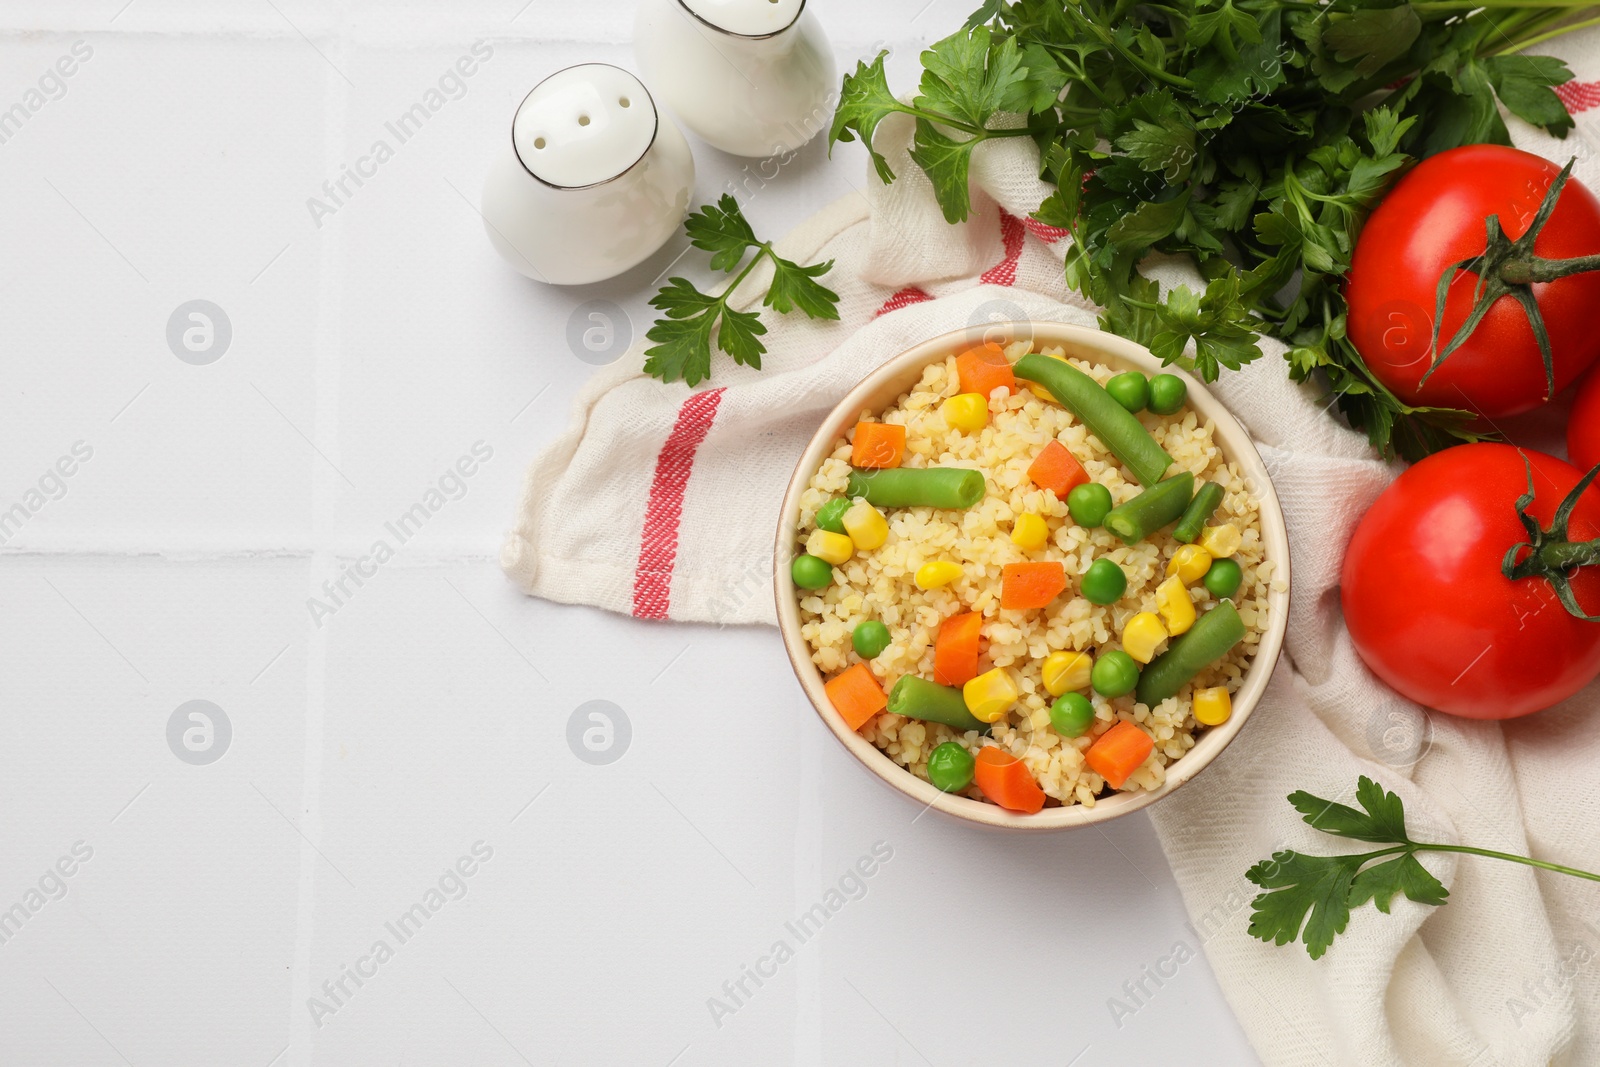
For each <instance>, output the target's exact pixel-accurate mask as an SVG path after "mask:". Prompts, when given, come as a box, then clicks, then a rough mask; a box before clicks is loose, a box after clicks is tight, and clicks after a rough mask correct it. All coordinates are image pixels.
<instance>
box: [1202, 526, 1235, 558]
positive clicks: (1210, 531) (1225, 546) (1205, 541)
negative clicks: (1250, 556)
mask: <svg viewBox="0 0 1600 1067" xmlns="http://www.w3.org/2000/svg"><path fill="white" fill-rule="evenodd" d="M1199 544H1200V547H1201V548H1203V549H1205V550H1206V551H1207V552H1209V553H1211V556H1212V558H1213V559H1227V558H1228V557H1229V556H1231V555H1233V554H1234V553H1235V552H1237V551H1239V546H1240V545H1242V544H1244V538H1243V537H1240V536H1239V527H1237V526H1235V525H1234V524H1233V523H1231V522H1228V523H1223V524H1222V525H1221V526H1207V527H1206V528H1205V529H1204V530H1203V531H1201V533H1200V542H1199Z"/></svg>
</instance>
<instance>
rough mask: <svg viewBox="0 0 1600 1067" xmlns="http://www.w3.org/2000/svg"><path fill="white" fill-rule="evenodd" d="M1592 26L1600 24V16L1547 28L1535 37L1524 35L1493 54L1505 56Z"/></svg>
mask: <svg viewBox="0 0 1600 1067" xmlns="http://www.w3.org/2000/svg"><path fill="white" fill-rule="evenodd" d="M1590 26H1600V18H1592V19H1584V20H1583V21H1582V22H1571V23H1567V24H1566V25H1563V26H1557V27H1556V28H1555V29H1552V30H1546V31H1545V32H1544V33H1540V34H1538V35H1536V36H1533V37H1524V38H1522V39H1521V40H1518V41H1513V42H1511V43H1510V44H1507V45H1506V46H1505V47H1504V48H1500V49H1496V50H1495V52H1494V53H1493V54H1494V55H1497V56H1503V55H1505V54H1506V53H1508V52H1520V51H1521V50H1522V49H1524V48H1529V47H1532V46H1533V45H1536V44H1543V43H1544V42H1545V41H1548V40H1550V39H1551V38H1554V37H1560V36H1562V35H1563V34H1568V33H1571V32H1572V31H1573V30H1584V29H1588V28H1589V27H1590Z"/></svg>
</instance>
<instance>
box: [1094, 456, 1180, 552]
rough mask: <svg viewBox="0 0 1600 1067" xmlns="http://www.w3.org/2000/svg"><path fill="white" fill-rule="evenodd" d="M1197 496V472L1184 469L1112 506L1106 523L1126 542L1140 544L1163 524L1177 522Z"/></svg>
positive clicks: (1109, 528)
mask: <svg viewBox="0 0 1600 1067" xmlns="http://www.w3.org/2000/svg"><path fill="white" fill-rule="evenodd" d="M1193 496H1194V475H1192V474H1190V473H1189V472H1188V471H1182V472H1180V473H1178V474H1174V475H1173V476H1172V477H1170V478H1168V479H1167V480H1166V481H1164V482H1157V483H1156V484H1155V485H1152V486H1151V487H1150V488H1148V489H1146V490H1145V491H1144V492H1142V493H1140V494H1139V495H1138V496H1136V497H1134V498H1133V499H1132V500H1127V501H1124V502H1123V503H1121V504H1118V505H1117V506H1116V507H1114V508H1112V509H1111V512H1110V513H1109V514H1108V515H1106V519H1105V522H1104V523H1103V525H1104V526H1105V528H1106V529H1108V530H1110V531H1111V532H1112V533H1114V534H1116V535H1117V536H1118V537H1120V538H1122V541H1123V543H1124V544H1129V545H1136V544H1138V543H1139V542H1140V541H1143V540H1144V539H1145V538H1146V537H1149V536H1150V535H1151V534H1153V533H1155V532H1156V531H1157V530H1159V529H1161V528H1162V527H1163V526H1168V525H1170V524H1172V523H1174V522H1177V521H1178V517H1179V516H1180V515H1182V514H1183V510H1184V508H1186V507H1188V506H1189V500H1190V498H1191V497H1193Z"/></svg>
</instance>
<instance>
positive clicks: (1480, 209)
mask: <svg viewBox="0 0 1600 1067" xmlns="http://www.w3.org/2000/svg"><path fill="white" fill-rule="evenodd" d="M1560 172H1561V168H1560V167H1558V166H1556V165H1555V164H1554V163H1551V162H1549V161H1548V160H1545V159H1541V158H1540V157H1538V156H1536V155H1533V154H1531V153H1529V152H1523V151H1520V150H1518V149H1515V148H1505V147H1502V146H1500V145H1468V146H1467V147H1464V148H1454V149H1451V150H1450V151H1448V152H1441V153H1439V154H1438V155H1436V156H1433V157H1431V158H1430V159H1426V160H1424V161H1423V162H1421V163H1419V164H1417V166H1416V168H1415V169H1413V170H1412V171H1411V172H1410V173H1409V174H1407V175H1406V176H1405V177H1404V178H1402V179H1401V180H1400V182H1399V183H1398V184H1397V185H1396V186H1395V187H1394V189H1393V190H1392V191H1391V192H1390V193H1389V195H1388V196H1386V197H1385V198H1384V199H1383V202H1382V203H1380V204H1379V205H1378V209H1377V210H1376V211H1374V212H1373V213H1372V217H1371V218H1370V219H1368V220H1367V224H1366V226H1365V227H1364V228H1363V229H1362V231H1361V237H1360V239H1359V240H1358V241H1357V242H1356V249H1355V255H1354V256H1353V257H1352V259H1351V266H1350V281H1349V285H1348V287H1347V288H1346V290H1345V297H1346V299H1347V300H1348V301H1349V303H1350V317H1349V320H1348V327H1347V329H1348V331H1349V336H1350V340H1351V342H1352V343H1354V345H1355V346H1356V350H1357V351H1358V352H1360V353H1361V357H1362V359H1364V360H1365V361H1366V363H1367V366H1368V367H1369V368H1371V370H1372V372H1373V374H1374V375H1376V376H1377V378H1378V379H1379V380H1380V381H1382V382H1383V384H1384V385H1386V386H1388V387H1389V389H1390V390H1391V391H1393V392H1394V394H1395V395H1396V396H1398V397H1399V398H1400V399H1401V400H1404V401H1405V402H1407V403H1409V404H1419V405H1430V406H1436V407H1450V408H1464V409H1466V410H1469V411H1473V410H1475V411H1477V412H1478V414H1480V415H1483V416H1485V417H1487V418H1490V419H1498V418H1501V417H1503V416H1507V415H1516V414H1518V413H1520V412H1524V411H1529V410H1531V409H1533V408H1536V407H1538V406H1539V405H1540V404H1543V403H1544V402H1545V401H1546V400H1548V399H1549V397H1548V396H1547V395H1546V390H1545V370H1544V360H1543V358H1542V357H1541V356H1540V354H1539V345H1538V342H1537V341H1535V340H1534V335H1533V327H1532V326H1530V325H1529V324H1528V316H1527V314H1526V312H1524V311H1523V309H1522V306H1521V305H1520V304H1518V303H1517V302H1516V300H1515V299H1513V298H1512V297H1511V296H1502V297H1501V298H1500V299H1499V300H1498V301H1497V302H1496V303H1495V305H1494V307H1493V308H1491V309H1490V311H1489V313H1488V315H1486V316H1485V317H1484V319H1483V321H1482V322H1481V323H1479V324H1478V328H1477V329H1476V330H1475V331H1473V333H1472V336H1471V337H1470V338H1469V339H1468V340H1467V341H1466V342H1465V343H1464V344H1463V345H1462V346H1461V347H1460V348H1458V349H1456V350H1455V351H1454V352H1452V353H1451V354H1450V355H1449V356H1448V357H1447V358H1446V359H1445V361H1444V363H1443V365H1441V366H1440V368H1439V369H1438V370H1437V371H1436V372H1435V373H1434V375H1433V377H1431V378H1429V379H1428V383H1427V385H1425V386H1422V387H1421V388H1419V387H1418V384H1417V383H1418V382H1419V381H1420V380H1421V378H1422V375H1423V374H1424V373H1425V372H1426V371H1427V369H1428V367H1429V366H1430V365H1431V364H1432V362H1433V349H1432V347H1431V344H1430V342H1431V339H1432V333H1433V313H1434V308H1435V306H1436V301H1437V286H1438V284H1439V278H1440V276H1441V275H1443V274H1444V272H1445V271H1446V270H1447V269H1448V268H1449V267H1450V266H1451V265H1453V264H1455V263H1459V262H1460V261H1461V260H1464V259H1468V258H1470V257H1472V256H1475V255H1478V254H1479V253H1481V252H1482V251H1483V250H1484V246H1485V245H1486V243H1487V239H1486V237H1485V230H1484V220H1485V218H1487V217H1488V216H1490V215H1499V216H1500V225H1501V227H1502V228H1503V229H1504V230H1505V233H1506V236H1507V237H1510V238H1512V239H1513V240H1515V239H1516V238H1518V237H1521V236H1522V235H1523V234H1524V233H1526V232H1527V230H1528V225H1529V223H1531V222H1532V221H1533V216H1534V213H1535V212H1537V211H1538V210H1539V204H1540V202H1541V201H1542V200H1543V199H1544V195H1545V193H1546V192H1547V191H1548V190H1549V188H1550V183H1551V182H1552V181H1553V180H1554V179H1555V177H1556V175H1558V174H1559V173H1560ZM1534 251H1535V253H1537V254H1538V255H1539V256H1541V257H1543V258H1546V259H1564V258H1567V257H1571V256H1581V255H1592V254H1594V253H1597V252H1600V199H1597V198H1596V197H1595V195H1594V193H1592V192H1590V191H1589V189H1588V188H1586V187H1585V186H1584V185H1583V183H1582V182H1580V181H1579V180H1578V179H1576V178H1573V179H1570V180H1569V181H1568V182H1567V184H1566V187H1565V188H1563V189H1562V191H1561V198H1560V200H1558V201H1557V202H1556V209H1555V212H1554V213H1553V214H1552V215H1551V216H1550V221H1549V222H1548V223H1547V224H1546V225H1545V227H1544V229H1543V230H1542V231H1540V234H1539V236H1538V238H1537V240H1536V242H1535V246H1534ZM1476 284H1477V275H1474V274H1463V275H1460V276H1458V280H1457V281H1456V282H1455V283H1454V284H1453V285H1452V286H1451V291H1450V295H1449V298H1448V299H1447V300H1446V301H1445V311H1444V326H1443V329H1441V330H1440V333H1439V344H1440V346H1441V347H1443V346H1444V345H1445V344H1446V343H1448V341H1449V340H1450V339H1451V338H1452V337H1454V336H1455V334H1456V331H1457V330H1458V329H1460V327H1461V324H1462V323H1463V322H1465V321H1466V319H1467V315H1468V314H1469V313H1470V312H1471V310H1472V304H1473V300H1472V295H1473V289H1474V287H1475V286H1476ZM1533 292H1534V296H1535V298H1536V299H1537V300H1538V302H1539V307H1540V309H1541V310H1542V312H1543V315H1544V322H1545V328H1546V330H1548V331H1549V334H1550V347H1551V351H1552V353H1553V355H1554V357H1555V358H1554V363H1555V378H1556V383H1555V384H1556V392H1560V391H1561V390H1562V389H1565V388H1566V387H1567V386H1568V385H1570V384H1571V383H1572V382H1573V381H1575V380H1576V379H1577V377H1578V375H1580V374H1582V373H1583V371H1584V370H1585V369H1586V368H1587V367H1589V365H1590V364H1592V363H1594V362H1595V360H1596V359H1597V358H1600V330H1596V329H1595V328H1594V310H1595V308H1597V307H1600V272H1592V273H1589V274H1574V275H1570V276H1568V277H1565V278H1559V279H1557V280H1556V281H1553V282H1549V283H1541V284H1538V285H1535V286H1533Z"/></svg>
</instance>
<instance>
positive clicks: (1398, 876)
mask: <svg viewBox="0 0 1600 1067" xmlns="http://www.w3.org/2000/svg"><path fill="white" fill-rule="evenodd" d="M1356 802H1357V803H1358V804H1360V805H1361V807H1362V809H1363V810H1361V811H1357V810H1356V809H1355V808H1352V807H1349V806H1348V805H1345V804H1339V803H1336V802H1335V801H1332V800H1324V799H1323V798H1321V797H1317V796H1312V795H1311V794H1310V793H1307V792H1305V791H1303V790H1300V791H1296V792H1293V793H1290V794H1289V803H1290V804H1292V805H1293V806H1294V809H1295V810H1296V811H1298V812H1299V813H1300V814H1301V816H1302V817H1303V818H1304V819H1305V821H1306V823H1307V824H1308V825H1310V826H1311V827H1312V828H1314V829H1317V830H1321V831H1322V832H1323V833H1326V834H1333V835H1334V836H1336V837H1347V838H1350V839H1352V840H1355V841H1368V842H1372V843H1374V844H1385V843H1388V845H1387V847H1385V848H1380V849H1376V850H1375V851H1372V852H1358V853H1354V854H1352V855H1346V856H1308V855H1306V854H1304V853H1301V852H1294V851H1283V852H1275V853H1273V855H1272V858H1271V859H1270V860H1262V861H1261V862H1260V863H1257V864H1256V865H1255V866H1253V867H1251V868H1250V870H1249V871H1247V872H1246V873H1245V877H1246V878H1248V879H1249V880H1250V881H1252V882H1254V883H1255V884H1256V885H1258V886H1261V887H1262V888H1263V889H1266V890H1268V892H1265V893H1260V894H1258V895H1257V896H1256V898H1255V900H1254V901H1252V902H1251V907H1252V909H1253V911H1252V914H1251V916H1250V933H1251V935H1252V936H1254V937H1258V938H1260V939H1261V940H1262V941H1269V942H1271V943H1272V944H1275V945H1287V944H1289V943H1291V942H1293V941H1295V940H1300V941H1303V942H1304V943H1305V946H1306V953H1307V954H1308V955H1309V956H1310V957H1311V958H1312V959H1314V960H1315V959H1321V958H1322V954H1323V953H1325V952H1327V951H1328V946H1330V945H1331V944H1333V940H1334V938H1335V937H1337V936H1338V935H1339V934H1342V933H1344V930H1345V926H1346V925H1348V923H1349V922H1350V909H1351V908H1357V907H1360V906H1361V905H1363V904H1365V903H1367V901H1369V900H1370V901H1371V902H1372V903H1373V904H1374V905H1375V906H1376V907H1377V909H1378V910H1379V911H1381V912H1383V913H1384V914H1385V915H1387V914H1389V909H1390V907H1391V905H1392V904H1393V902H1394V898H1395V897H1397V896H1404V897H1406V898H1407V899H1408V900H1414V901H1416V902H1417V903H1418V904H1431V905H1434V906H1435V907H1437V906H1438V905H1441V904H1443V903H1445V901H1446V898H1448V897H1449V895H1450V891H1449V890H1447V889H1446V888H1445V887H1444V884H1443V883H1442V882H1440V881H1439V879H1437V878H1435V877H1434V876H1433V875H1432V874H1430V873H1429V872H1428V870H1427V868H1425V867H1423V866H1422V864H1421V863H1420V862H1418V860H1417V854H1418V853H1419V852H1460V853H1466V854H1467V855H1472V856H1487V857H1489V858H1491V859H1499V860H1507V861H1509V862H1512V863H1521V864H1525V865H1527V866H1529V867H1538V868H1540V869H1542V870H1546V871H1555V872H1557V873H1559V874H1570V875H1572V876H1574V877H1576V878H1587V879H1589V880H1591V881H1596V882H1600V874H1591V873H1589V872H1588V871H1580V870H1577V869H1575V868H1572V867H1563V866H1560V865H1559V864H1555V863H1546V862H1544V861H1543V860H1535V859H1529V858H1528V857H1527V856H1517V855H1513V854H1511V853H1509V852H1494V851H1491V850H1489V849H1485V848H1472V847H1469V846H1467V845H1439V844H1432V843H1429V842H1423V841H1413V840H1412V839H1411V837H1410V835H1409V834H1408V833H1407V831H1406V812H1405V805H1404V804H1403V803H1402V802H1401V800H1400V798H1399V797H1398V796H1396V795H1395V794H1394V793H1391V792H1389V791H1388V790H1386V789H1384V788H1383V787H1382V786H1380V785H1379V784H1378V783H1377V782H1374V781H1373V780H1372V779H1371V778H1368V777H1366V776H1365V775H1363V776H1362V777H1361V779H1360V780H1359V782H1358V783H1357V785H1356Z"/></svg>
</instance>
